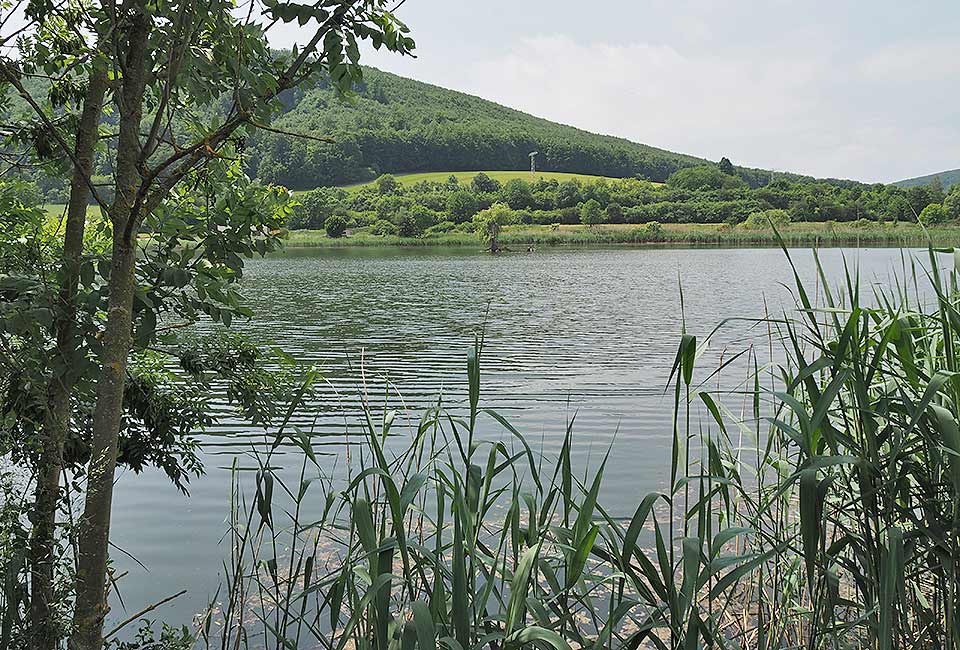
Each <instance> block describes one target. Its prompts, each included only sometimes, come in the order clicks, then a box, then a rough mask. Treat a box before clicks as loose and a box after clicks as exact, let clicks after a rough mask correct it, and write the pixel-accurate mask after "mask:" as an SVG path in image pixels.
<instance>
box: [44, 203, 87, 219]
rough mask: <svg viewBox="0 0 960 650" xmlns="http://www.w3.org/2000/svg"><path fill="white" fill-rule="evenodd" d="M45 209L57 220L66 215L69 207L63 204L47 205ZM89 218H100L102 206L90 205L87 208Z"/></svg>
mask: <svg viewBox="0 0 960 650" xmlns="http://www.w3.org/2000/svg"><path fill="white" fill-rule="evenodd" d="M43 209H44V210H46V211H47V214H48V215H50V216H51V217H53V218H55V219H59V218H60V217H62V216H64V215H65V214H66V209H67V206H66V205H64V204H63V203H47V204H46V205H45V206H43ZM87 216H88V217H99V216H100V206H99V205H88V206H87Z"/></svg>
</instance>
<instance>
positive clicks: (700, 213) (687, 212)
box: [289, 163, 960, 237]
mask: <svg viewBox="0 0 960 650" xmlns="http://www.w3.org/2000/svg"><path fill="white" fill-rule="evenodd" d="M724 167H725V165H723V164H722V163H721V164H718V165H702V166H698V167H689V168H683V169H680V170H678V171H676V172H674V173H673V174H671V175H670V176H669V177H668V179H667V182H666V183H664V184H657V183H652V182H649V181H642V180H637V179H632V178H628V179H613V180H608V179H603V178H601V179H598V180H592V181H581V180H567V181H557V180H554V179H545V178H539V179H536V180H524V179H522V178H513V179H511V180H509V181H507V182H505V183H500V182H499V181H497V180H495V179H493V178H491V177H490V176H489V175H487V174H485V173H483V172H480V173H478V174H476V176H474V177H473V179H472V180H471V181H470V182H461V181H460V180H458V178H457V177H456V176H454V175H451V176H450V177H449V178H448V179H447V180H446V181H444V182H428V181H423V182H419V183H416V184H413V185H409V186H406V185H404V184H402V183H401V182H400V181H399V180H398V179H397V178H396V177H395V176H393V175H390V174H385V175H382V176H381V177H380V178H378V179H377V180H376V182H374V183H371V184H368V185H365V186H361V187H360V188H358V189H344V188H319V189H316V190H312V191H309V192H305V193H303V194H301V195H299V196H298V205H297V207H295V208H294V211H293V215H292V216H291V218H290V221H289V227H290V228H291V229H320V228H323V227H324V226H325V224H326V223H327V221H328V220H329V219H331V218H334V219H335V220H334V221H333V222H331V223H333V224H336V227H334V228H331V229H329V230H330V232H331V234H332V235H333V236H337V235H339V234H342V233H343V232H344V231H346V230H347V229H348V228H363V227H369V228H370V231H371V232H372V233H374V234H399V235H401V236H406V237H416V236H421V235H423V234H428V233H434V232H443V231H446V230H452V229H454V228H458V227H461V226H462V227H464V228H467V227H469V226H465V225H464V224H469V223H471V222H472V221H473V219H474V217H475V216H476V215H477V214H478V213H479V212H481V211H483V210H486V209H488V208H490V207H491V206H494V205H502V206H504V207H505V208H507V209H508V210H509V211H510V213H511V219H510V220H511V221H512V222H513V223H522V224H538V225H552V224H585V225H594V224H602V223H613V224H623V223H649V222H654V221H655V222H659V223H726V224H731V225H735V224H739V223H743V222H747V221H749V220H751V217H753V220H754V221H756V220H757V219H768V218H773V219H774V220H779V221H781V222H828V221H837V222H850V221H858V220H864V221H869V222H898V221H909V222H913V221H917V219H918V218H919V219H920V221H922V222H923V223H925V224H928V225H933V224H937V223H944V222H947V221H952V220H956V219H958V218H960V188H958V187H955V188H954V189H953V190H952V191H951V192H950V193H949V194H947V193H946V192H944V190H943V188H942V186H941V185H940V184H939V183H936V182H933V183H931V184H929V185H924V186H916V187H910V188H900V187H895V186H892V185H881V184H877V185H869V186H867V185H852V186H848V187H842V186H838V185H834V184H830V183H827V182H823V183H809V182H799V181H796V180H790V179H788V178H774V179H773V181H772V182H769V183H768V184H766V185H764V186H762V187H757V188H751V187H750V186H749V184H748V183H747V182H746V181H744V180H743V178H741V177H740V175H739V174H737V173H736V171H735V170H732V169H728V170H727V171H724Z"/></svg>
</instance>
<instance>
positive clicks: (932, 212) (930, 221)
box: [920, 203, 950, 226]
mask: <svg viewBox="0 0 960 650" xmlns="http://www.w3.org/2000/svg"><path fill="white" fill-rule="evenodd" d="M948 221H950V216H949V215H948V214H947V211H946V210H944V209H943V205H941V204H940V203H931V204H930V205H928V206H927V207H925V208H924V209H923V212H921V213H920V223H922V224H923V225H925V226H935V225H937V224H941V223H947V222H948Z"/></svg>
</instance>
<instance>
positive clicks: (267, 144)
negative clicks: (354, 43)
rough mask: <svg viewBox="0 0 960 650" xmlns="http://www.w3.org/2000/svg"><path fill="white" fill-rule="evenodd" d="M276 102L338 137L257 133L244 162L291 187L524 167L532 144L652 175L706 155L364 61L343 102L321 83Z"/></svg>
mask: <svg viewBox="0 0 960 650" xmlns="http://www.w3.org/2000/svg"><path fill="white" fill-rule="evenodd" d="M284 102H285V106H286V111H285V113H284V114H283V115H281V116H280V117H279V118H277V119H275V120H274V123H273V126H275V127H277V128H279V129H281V130H283V131H287V132H291V133H299V134H309V135H311V136H324V137H331V138H333V139H334V140H335V141H336V142H335V143H334V144H328V143H323V142H317V141H315V140H310V139H305V138H296V137H289V136H286V135H281V134H277V133H265V132H260V133H258V134H257V135H256V136H255V138H254V140H253V142H251V143H250V154H251V155H249V156H248V160H249V161H250V165H251V168H252V169H251V171H252V172H253V173H254V174H255V175H256V176H258V177H260V178H262V179H263V180H266V181H270V182H276V183H283V184H285V185H287V186H289V187H292V188H294V189H306V188H312V187H317V186H319V185H345V184H349V183H356V182H363V181H367V180H371V179H372V178H375V177H376V176H378V175H379V174H381V173H386V172H389V173H393V174H403V173H414V172H430V171H470V170H477V169H484V170H517V169H524V168H527V167H528V166H529V164H530V162H529V157H528V155H529V153H530V152H531V151H539V152H540V154H539V156H538V162H537V165H538V167H539V168H540V169H542V170H544V171H555V172H570V173H577V174H589V175H595V176H611V177H633V176H636V175H639V176H641V177H643V178H647V179H650V180H656V181H663V180H666V178H667V177H668V176H669V175H670V174H671V173H673V172H674V171H676V170H677V169H679V168H681V167H688V166H691V165H698V164H702V163H703V162H704V161H703V160H702V159H700V158H696V157H693V156H686V155H683V154H677V153H672V152H670V151H665V150H663V149H657V148H655V147H650V146H647V145H643V144H637V143H634V142H630V141H629V140H624V139H622V138H615V137H611V136H604V135H596V134H593V133H588V132H586V131H582V130H580V129H576V128H573V127H570V126H564V125H561V124H556V123H554V122H550V121H548V120H544V119H540V118H537V117H534V116H532V115H528V114H526V113H522V112H520V111H516V110H513V109H510V108H507V107H504V106H501V105H499V104H496V103H494V102H490V101H486V100H484V99H480V98H478V97H473V96H471V95H466V94H464V93H460V92H455V91H452V90H447V89H444V88H439V87H437V86H431V85H429V84H425V83H421V82H418V81H413V80H411V79H405V78H403V77H398V76H396V75H393V74H389V73H386V72H381V71H379V70H375V69H372V68H367V69H365V71H364V83H363V84H362V85H361V86H360V87H359V88H358V89H357V95H356V97H355V98H354V100H353V101H351V102H342V101H339V100H338V99H337V98H336V96H335V94H334V92H333V90H332V89H331V88H330V87H328V86H327V85H326V84H323V83H321V84H320V85H319V86H318V87H316V88H314V89H312V90H309V91H306V92H300V93H291V94H289V95H288V96H286V97H285V98H284Z"/></svg>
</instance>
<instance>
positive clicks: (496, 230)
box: [473, 203, 514, 250]
mask: <svg viewBox="0 0 960 650" xmlns="http://www.w3.org/2000/svg"><path fill="white" fill-rule="evenodd" d="M513 220H514V217H513V211H512V210H511V209H510V208H509V206H507V205H506V204H505V203H494V204H493V205H492V206H490V207H489V208H487V209H485V210H481V211H480V212H478V213H477V214H476V215H475V216H474V217H473V227H474V230H475V231H476V233H477V235H478V236H479V237H480V239H481V241H483V242H484V243H485V244H488V245H489V246H490V248H491V250H496V249H497V239H498V237H499V236H500V229H501V228H503V226H506V225H507V224H510V223H513Z"/></svg>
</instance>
